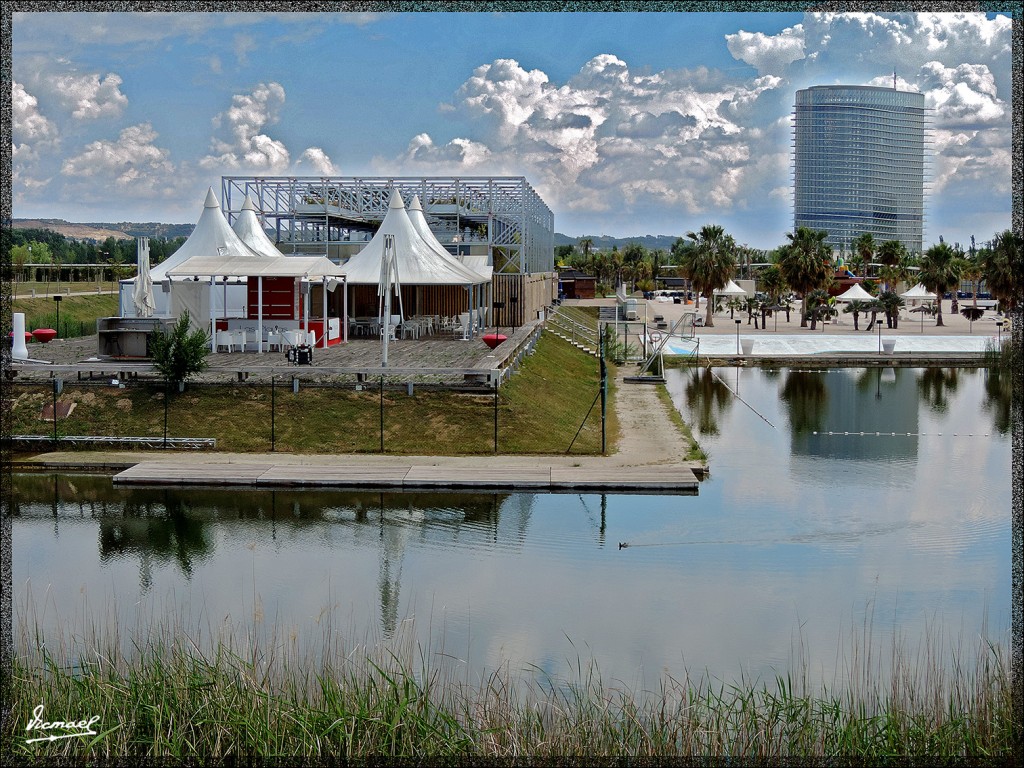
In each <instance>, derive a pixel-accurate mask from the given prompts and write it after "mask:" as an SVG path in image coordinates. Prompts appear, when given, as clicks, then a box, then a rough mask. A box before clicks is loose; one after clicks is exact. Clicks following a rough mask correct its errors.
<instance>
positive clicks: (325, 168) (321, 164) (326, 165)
mask: <svg viewBox="0 0 1024 768" xmlns="http://www.w3.org/2000/svg"><path fill="white" fill-rule="evenodd" d="M295 165H296V166H297V167H298V168H299V169H300V170H301V171H302V172H305V169H306V166H309V167H310V168H312V170H314V171H315V172H316V173H318V174H320V175H321V176H333V175H335V174H337V170H335V168H334V164H333V163H332V162H331V158H329V157H328V156H327V153H326V152H324V151H323V150H322V149H320V147H310V148H309V149H307V150H306V151H305V152H303V153H302V155H301V156H300V157H299V159H298V161H297V162H296V163H295Z"/></svg>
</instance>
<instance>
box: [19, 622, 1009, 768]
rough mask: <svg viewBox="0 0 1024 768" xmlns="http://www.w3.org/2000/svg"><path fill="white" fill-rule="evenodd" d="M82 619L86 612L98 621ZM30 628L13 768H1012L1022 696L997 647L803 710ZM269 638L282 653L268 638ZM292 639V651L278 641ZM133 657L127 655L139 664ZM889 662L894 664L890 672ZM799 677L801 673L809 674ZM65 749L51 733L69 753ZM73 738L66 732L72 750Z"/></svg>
mask: <svg viewBox="0 0 1024 768" xmlns="http://www.w3.org/2000/svg"><path fill="white" fill-rule="evenodd" d="M82 615H83V616H85V615H86V614H85V613H84V612H83V614H82ZM30 622H31V619H30V620H29V621H25V620H24V619H22V620H21V621H20V627H19V633H18V636H17V638H16V647H17V648H18V650H17V652H16V654H15V660H14V664H13V676H12V682H11V690H10V691H9V692H8V693H9V695H10V698H9V701H12V702H14V716H13V718H11V719H10V721H9V722H8V726H7V728H6V730H5V732H4V733H3V735H2V745H0V746H2V749H3V753H4V754H5V755H7V756H10V757H11V758H14V759H16V760H18V761H20V762H30V761H34V760H37V759H40V758H58V759H64V760H75V761H81V760H87V759H109V758H128V757H146V758H153V757H159V758H169V759H174V760H184V759H197V758H230V757H242V756H303V757H309V758H314V759H315V758H323V757H328V756H330V757H336V758H380V757H392V756H395V757H397V756H401V757H414V758H419V757H434V758H438V757H460V758H467V757H488V758H520V759H523V758H528V759H541V758H550V757H556V756H577V757H585V756H637V757H676V756H730V757H734V758H744V759H747V758H749V759H764V758H778V757H801V758H805V757H822V756H825V757H829V756H838V757H855V758H859V759H865V758H866V759H872V758H879V757H882V756H927V757H931V758H964V757H969V758H992V759H993V760H998V759H999V758H1002V759H1006V758H1007V757H1008V756H1009V755H1010V754H1011V749H1012V745H1013V737H1014V734H1013V726H1012V707H1011V679H1010V672H1009V670H1008V669H1007V668H1006V665H1005V662H1004V654H1005V651H1004V649H1003V648H1002V647H1001V646H998V645H994V644H991V643H989V642H987V641H984V640H982V641H981V642H979V644H978V647H977V648H976V649H972V650H967V651H963V650H961V649H959V648H953V649H947V648H945V647H944V646H943V644H942V643H935V642H932V641H928V640H926V641H925V643H924V645H923V647H922V648H921V649H918V650H917V651H915V652H914V653H913V654H911V653H910V652H909V651H908V650H907V649H906V648H904V647H902V646H901V645H900V644H898V643H895V642H894V643H893V648H892V649H891V652H890V653H887V654H881V655H879V652H878V651H877V649H870V648H867V647H865V646H863V645H860V643H862V642H863V641H862V640H860V639H858V638H856V637H855V638H854V640H853V644H852V649H848V650H847V651H844V652H843V654H842V655H843V657H844V664H843V665H842V667H843V669H844V679H842V680H839V681H837V685H836V686H834V687H835V690H834V691H832V692H830V691H829V690H828V689H824V688H823V689H822V690H820V691H817V692H811V691H809V690H807V688H808V687H809V685H808V683H807V679H808V670H807V668H806V664H805V665H804V666H803V668H798V669H797V670H795V672H794V673H792V674H790V675H789V676H784V677H779V678H777V679H775V680H772V681H770V682H764V681H747V680H740V681H739V682H738V683H735V684H731V685H729V684H725V683H721V682H718V681H715V680H713V679H709V678H708V677H707V676H701V677H699V678H696V679H691V678H690V677H689V676H685V677H684V679H682V680H676V679H666V680H664V681H663V682H662V684H661V687H660V690H658V691H654V692H651V691H639V692H633V691H629V690H623V689H621V688H613V687H608V686H606V685H605V683H604V682H603V681H602V679H601V675H600V671H599V670H598V669H597V667H596V665H594V664H593V663H591V664H586V663H585V662H582V661H581V662H579V663H578V665H577V669H576V673H575V675H574V678H573V679H572V680H569V681H555V680H551V679H548V678H543V677H541V678H537V677H531V676H529V675H527V674H525V673H514V672H513V671H512V670H511V669H510V668H509V666H508V665H507V664H506V665H504V666H502V667H501V668H499V669H498V670H496V671H493V672H491V673H489V674H488V675H486V676H484V677H483V678H482V679H480V680H479V681H471V680H469V673H468V671H467V669H466V667H465V666H464V665H463V664H462V663H461V662H458V661H457V660H456V659H455V657H454V656H452V655H451V654H450V653H448V652H446V651H445V649H444V648H431V647H427V648H424V647H422V645H420V644H418V643H417V642H416V641H415V640H414V639H413V637H412V633H411V631H409V630H408V626H409V625H410V624H411V620H407V621H406V622H403V623H402V625H401V626H400V628H399V630H398V631H397V632H396V634H395V636H394V637H393V638H392V639H390V640H388V641H380V642H375V643H373V644H372V646H371V645H368V644H360V645H354V646H352V647H346V646H345V643H344V642H343V641H342V640H341V639H340V637H341V633H340V632H338V631H336V630H335V629H333V628H332V626H331V619H330V616H329V615H328V616H327V617H326V619H325V620H323V621H321V622H319V624H320V630H321V632H322V635H321V637H320V638H319V639H318V640H315V641H312V642H311V643H309V642H305V641H302V640H300V639H299V637H298V635H297V634H296V633H294V632H290V633H289V632H286V631H281V633H280V634H279V633H278V630H277V629H276V628H274V629H271V630H268V631H267V632H263V633H262V634H261V631H260V630H253V629H250V630H248V631H247V632H245V633H243V634H242V635H241V636H238V635H237V634H235V633H234V631H233V630H232V629H231V628H230V627H227V626H226V627H222V628H220V629H216V628H211V627H210V626H209V625H206V626H203V625H200V626H191V627H189V628H188V629H187V630H186V629H185V627H184V626H183V625H184V623H185V622H184V621H183V620H182V619H181V618H180V617H177V616H174V615H173V614H171V615H170V616H169V617H166V616H164V617H160V618H159V619H155V620H151V622H150V623H149V624H147V625H146V626H141V625H139V626H136V627H135V628H133V629H132V630H131V632H130V633H128V632H126V631H125V630H124V629H123V628H122V627H120V626H118V625H116V623H115V624H114V625H110V624H109V622H108V623H107V624H106V626H105V628H103V629H100V623H99V622H97V620H96V619H93V618H89V619H85V620H84V624H85V626H84V627H76V628H75V629H74V630H68V631H67V634H66V636H62V637H56V638H54V637H44V636H43V635H42V632H41V630H40V629H39V626H40V625H39V623H38V622H35V623H30ZM268 632H269V634H268ZM282 635H283V636H282ZM125 647H128V648H130V649H133V650H132V651H131V652H124V648H125ZM883 656H884V657H885V658H884V663H880V662H881V661H882V657H883ZM798 665H799V662H798ZM883 668H885V671H883ZM40 704H43V705H45V712H44V716H43V718H42V719H43V720H50V721H52V720H58V719H60V720H65V721H68V720H76V721H77V720H80V719H86V718H93V717H96V718H97V721H96V725H95V726H94V728H93V730H95V731H96V735H94V736H92V735H90V736H72V737H69V738H63V739H59V740H56V741H38V742H35V743H32V744H28V743H26V740H27V739H29V738H31V737H32V736H38V735H40V734H42V735H46V734H47V732H45V731H40V730H38V729H37V730H35V731H28V730H26V726H27V724H28V723H29V722H30V721H31V719H32V717H33V711H34V709H35V708H36V707H37V706H39V705H40ZM53 732H54V731H50V733H53ZM57 732H59V733H65V732H66V731H57Z"/></svg>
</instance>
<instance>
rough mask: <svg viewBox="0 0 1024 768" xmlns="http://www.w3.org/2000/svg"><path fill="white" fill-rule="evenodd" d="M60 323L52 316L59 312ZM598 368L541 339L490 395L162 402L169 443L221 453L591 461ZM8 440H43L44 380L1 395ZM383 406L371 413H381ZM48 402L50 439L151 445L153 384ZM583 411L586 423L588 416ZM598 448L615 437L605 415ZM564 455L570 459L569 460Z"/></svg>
mask: <svg viewBox="0 0 1024 768" xmlns="http://www.w3.org/2000/svg"><path fill="white" fill-rule="evenodd" d="M61 317H62V320H63V311H62V315H61ZM598 392H599V373H598V362H597V361H596V360H595V359H594V358H593V357H590V356H588V355H585V354H583V353H582V352H580V351H579V350H577V349H575V348H574V347H573V346H572V345H570V344H567V343H566V342H564V341H562V340H561V339H559V338H557V337H554V336H552V335H550V334H544V335H543V336H542V338H541V339H540V341H539V342H538V344H537V346H536V348H535V352H534V354H533V355H530V356H527V357H525V358H524V360H523V364H522V367H521V369H520V371H519V372H518V373H517V374H515V375H514V376H512V377H511V378H510V379H509V380H508V381H507V382H506V383H505V384H503V385H502V387H501V388H500V390H499V393H498V399H497V403H495V398H494V395H493V394H491V393H486V394H471V393H460V392H451V391H428V390H426V389H416V390H414V394H413V395H412V396H409V395H408V394H407V391H406V389H405V387H404V386H401V387H400V388H399V387H392V388H385V389H384V391H383V396H382V395H381V392H380V390H379V388H378V386H377V382H375V381H369V382H367V387H366V388H365V389H363V390H361V391H356V390H355V389H353V388H352V386H351V385H348V386H346V387H340V386H317V387H314V386H309V385H303V386H302V387H301V388H300V390H299V392H298V393H295V392H293V391H292V389H291V387H290V386H288V384H287V382H278V383H277V385H276V387H274V388H273V389H272V388H271V386H270V385H269V384H238V385H228V384H223V385H222V384H217V385H198V384H189V385H188V386H187V387H186V390H185V391H184V392H182V393H178V392H176V391H174V392H171V394H170V397H169V398H168V399H167V414H166V418H167V426H168V429H167V434H168V436H169V437H213V438H216V440H217V449H218V450H222V451H241V452H264V451H269V450H271V446H272V445H273V449H274V450H277V451H286V452H294V453H360V452H364V453H372V452H379V451H380V450H381V423H382V411H383V435H384V450H385V451H386V452H388V453H405V454H420V455H423V454H426V455H433V454H436V455H457V454H481V453H484V454H486V453H493V452H494V448H495V417H497V427H498V441H497V442H498V452H499V453H519V454H524V453H525V454H562V453H566V452H567V451H569V452H570V453H573V454H595V453H600V450H601V419H600V417H601V413H600V404H599V403H598V405H596V406H594V407H593V409H592V410H590V408H591V405H592V404H593V402H594V400H595V397H596V396H597V394H598ZM11 397H12V398H13V402H12V408H11V432H12V434H30V435H31V434H38V435H51V434H52V433H53V422H52V420H47V419H45V418H42V416H43V415H44V409H45V408H47V407H48V406H49V407H52V400H53V393H52V387H51V385H50V383H49V382H43V383H41V384H35V385H32V386H23V385H21V384H19V383H17V382H16V383H15V385H13V386H12V387H11ZM382 400H383V408H382ZM58 403H59V404H61V403H63V404H65V405H67V406H70V405H72V404H73V405H74V409H73V410H72V411H71V412H70V414H69V415H68V417H67V418H62V419H59V420H58V423H57V429H58V436H60V435H119V436H145V437H162V436H163V433H164V386H163V384H162V383H153V382H142V383H130V384H129V386H127V387H126V388H124V389H118V388H114V387H109V386H95V385H78V384H76V382H74V381H69V382H67V383H66V384H65V387H64V391H63V392H62V393H61V394H60V395H59V397H58ZM588 411H589V415H588ZM608 413H609V418H608V423H607V425H606V431H607V436H608V444H609V445H612V444H613V441H614V439H615V435H616V434H617V420H616V419H615V415H614V412H613V409H611V408H609V411H608ZM570 446H571V450H570Z"/></svg>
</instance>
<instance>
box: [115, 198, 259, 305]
mask: <svg viewBox="0 0 1024 768" xmlns="http://www.w3.org/2000/svg"><path fill="white" fill-rule="evenodd" d="M200 256H201V257H210V256H253V257H259V258H266V254H261V253H258V252H257V251H254V250H253V249H252V248H250V247H249V246H248V245H246V244H245V243H244V242H242V240H241V239H240V238H239V237H238V235H237V234H235V231H234V230H233V229H232V228H231V226H230V225H229V224H228V221H227V219H225V218H224V214H223V213H221V210H220V203H218V202H217V197H216V195H214V194H213V187H210V189H209V191H208V192H207V193H206V202H205V203H204V205H203V213H202V215H200V217H199V221H197V222H196V226H195V229H193V230H192V234H191V235H189V236H188V239H187V240H186V241H185V242H184V243H182V245H181V247H180V248H179V249H178V250H177V251H175V252H174V253H172V254H171V255H170V256H169V257H167V258H166V259H165V260H164V261H162V262H161V263H159V264H157V265H156V266H155V267H153V268H152V269H151V270H150V278H151V279H152V281H153V286H154V289H155V290H154V296H153V298H154V300H155V301H154V303H155V309H154V311H153V314H154V316H156V317H177V316H178V315H179V314H180V311H181V309H182V307H180V306H179V307H178V308H177V309H176V308H175V307H174V306H173V305H172V303H171V289H170V288H171V286H170V277H169V275H168V272H169V271H170V270H172V269H174V268H176V267H178V266H180V265H181V264H183V263H185V262H187V261H189V260H190V259H193V258H195V257H200ZM225 278H227V279H225ZM176 279H181V278H176ZM194 282H197V281H194ZM215 282H216V286H215V288H211V289H210V290H208V291H206V296H204V297H198V296H197V297H196V298H195V299H194V300H190V301H189V304H192V305H193V309H195V308H197V306H200V307H204V308H209V309H212V310H215V311H216V312H217V314H218V315H221V314H238V313H240V312H242V311H244V308H245V299H246V288H245V283H244V282H243V281H241V280H239V279H238V276H237V275H231V274H223V273H222V274H221V275H220V276H219V278H218V279H217V280H216V281H215ZM134 288H135V279H134V278H132V279H130V280H122V281H121V284H120V296H119V314H120V316H121V317H135V305H134V302H133V301H132V292H133V290H134ZM195 292H196V291H195V290H192V291H183V292H179V298H181V297H183V296H184V295H185V294H186V293H195ZM207 314H208V313H207V312H206V311H205V310H204V314H203V316H206V315H207Z"/></svg>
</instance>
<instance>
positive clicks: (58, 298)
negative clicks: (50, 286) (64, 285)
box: [53, 293, 64, 339]
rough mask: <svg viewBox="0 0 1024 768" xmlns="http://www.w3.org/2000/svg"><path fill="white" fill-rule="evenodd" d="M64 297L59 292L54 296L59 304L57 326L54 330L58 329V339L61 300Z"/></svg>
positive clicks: (54, 299)
mask: <svg viewBox="0 0 1024 768" xmlns="http://www.w3.org/2000/svg"><path fill="white" fill-rule="evenodd" d="M63 298H64V297H63V296H61V295H60V294H59V293H57V294H54V297H53V301H54V302H55V304H56V306H57V327H56V328H55V329H54V330H55V331H57V338H58V339H59V338H60V301H61V299H63Z"/></svg>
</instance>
